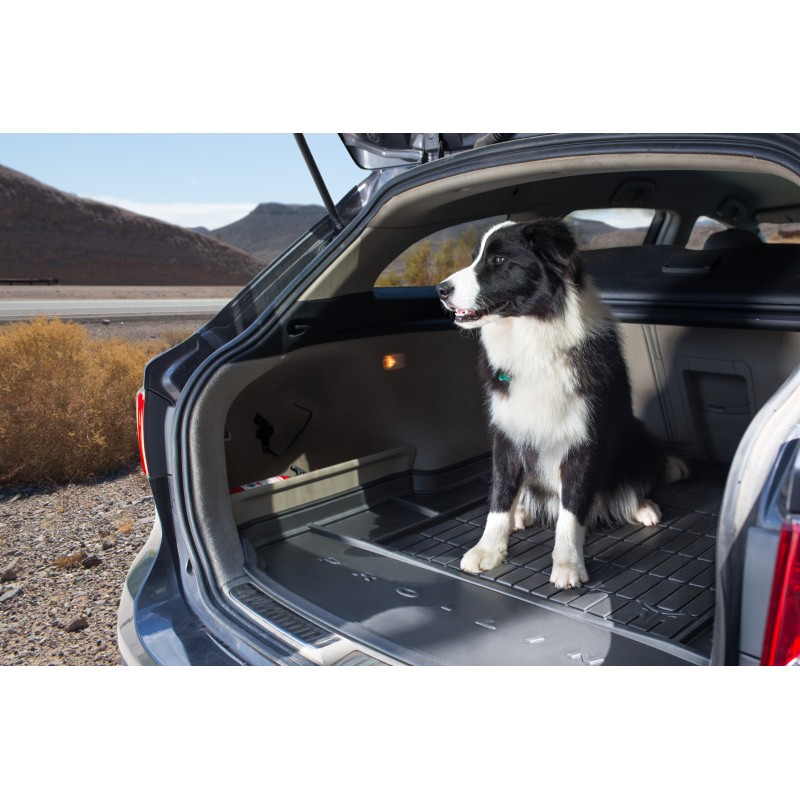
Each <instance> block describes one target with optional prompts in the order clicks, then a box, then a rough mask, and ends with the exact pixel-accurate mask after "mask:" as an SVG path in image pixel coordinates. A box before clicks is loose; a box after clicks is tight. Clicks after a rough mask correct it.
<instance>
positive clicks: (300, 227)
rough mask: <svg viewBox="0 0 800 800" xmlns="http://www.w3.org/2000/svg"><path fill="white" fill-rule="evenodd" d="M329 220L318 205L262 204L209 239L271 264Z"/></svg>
mask: <svg viewBox="0 0 800 800" xmlns="http://www.w3.org/2000/svg"><path fill="white" fill-rule="evenodd" d="M324 216H325V209H324V208H323V207H322V206H316V205H307V206H304V205H284V204H283V203H261V204H260V205H258V206H256V208H254V209H253V210H252V211H251V212H250V213H249V214H248V215H247V216H246V217H243V218H242V219H240V220H237V221H236V222H232V223H231V224H230V225H226V226H225V227H223V228H217V229H216V230H213V231H211V233H209V234H208V235H209V236H210V237H212V238H214V239H217V240H218V241H220V242H225V243H226V244H229V245H232V246H233V247H238V248H240V249H241V250H245V251H246V252H248V253H251V254H252V255H254V256H256V258H259V259H261V260H262V261H264V262H265V263H266V262H269V261H271V260H272V259H273V258H275V256H277V255H280V254H281V253H282V252H283V251H284V250H285V249H286V248H287V247H288V246H289V245H290V244H292V242H294V241H295V240H296V239H298V238H300V236H301V235H302V234H303V233H305V232H306V231H307V230H308V229H309V228H310V227H311V226H312V225H313V224H314V223H315V222H318V221H319V220H320V219H322V217H324Z"/></svg>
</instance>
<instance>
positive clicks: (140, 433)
mask: <svg viewBox="0 0 800 800" xmlns="http://www.w3.org/2000/svg"><path fill="white" fill-rule="evenodd" d="M136 436H137V438H138V439H139V458H140V459H141V461H142V472H144V474H145V475H149V474H150V473H149V472H148V470H147V458H146V457H145V454H144V389H139V391H138V392H136Z"/></svg>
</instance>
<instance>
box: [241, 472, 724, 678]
mask: <svg viewBox="0 0 800 800" xmlns="http://www.w3.org/2000/svg"><path fill="white" fill-rule="evenodd" d="M725 474H726V470H725V469H724V468H722V467H720V466H717V465H711V464H693V465H692V475H691V476H690V477H689V478H688V479H686V480H683V481H681V482H679V483H676V484H673V485H672V486H669V487H663V488H661V489H660V490H659V491H658V492H656V493H655V494H654V495H653V499H654V500H655V501H656V502H657V503H658V504H659V505H660V507H661V511H662V520H661V522H660V523H659V524H658V525H656V526H652V527H643V526H634V525H628V524H624V525H615V526H611V527H607V528H604V529H600V530H595V531H592V532H590V533H589V535H588V536H587V539H586V544H585V556H586V566H587V570H588V572H589V581H588V582H587V583H586V584H585V585H584V586H581V587H580V588H578V589H570V590H565V591H564V590H557V589H556V588H555V587H554V586H553V585H552V584H551V583H549V575H550V567H551V552H552V549H553V539H554V535H555V534H554V531H553V530H552V529H550V528H544V527H537V526H534V527H530V528H527V529H525V530H521V531H518V532H517V533H515V534H513V535H512V538H511V541H510V546H509V551H508V556H507V558H506V560H505V562H504V563H503V564H502V565H500V566H499V567H497V568H495V569H493V570H491V571H489V572H485V573H483V574H482V575H480V576H469V575H466V574H465V573H462V572H461V571H460V569H459V562H460V560H461V557H462V556H463V555H464V553H465V552H466V551H467V549H469V548H470V547H472V546H473V545H474V544H475V543H476V542H477V541H478V539H479V538H480V534H481V532H482V530H483V525H484V523H485V519H486V514H487V512H488V507H487V504H486V492H487V482H486V480H485V479H476V480H475V481H473V482H470V483H467V484H465V485H462V486H460V487H458V488H456V489H452V490H449V491H444V492H425V493H422V492H418V493H410V494H400V493H397V494H391V493H390V494H383V495H382V496H381V495H380V494H379V495H378V496H377V498H376V497H372V498H370V501H369V503H368V504H366V505H365V504H362V505H360V506H359V507H358V508H355V509H353V508H349V509H347V510H346V511H344V513H342V511H341V509H340V508H337V509H328V508H326V506H325V504H323V505H322V506H321V507H320V508H318V509H317V510H316V511H315V512H314V514H313V521H306V522H305V523H304V525H303V526H302V528H301V529H300V530H298V531H296V532H293V533H292V534H291V535H289V536H286V535H285V534H282V535H280V536H279V537H276V536H269V535H267V536H260V535H255V536H252V537H251V542H252V543H253V545H254V547H255V551H256V553H257V559H258V564H259V572H260V573H261V574H262V575H263V576H264V577H265V578H266V579H267V580H268V581H270V582H274V585H275V586H282V587H288V588H289V589H290V590H291V591H294V592H297V594H298V596H302V597H304V598H310V600H311V602H313V603H317V604H318V605H319V607H320V608H328V609H332V613H333V616H334V618H335V619H337V620H339V621H340V620H341V619H344V620H349V621H351V622H354V623H355V622H358V624H364V622H365V620H368V619H369V620H372V617H377V618H380V619H381V622H382V624H377V623H375V624H372V630H373V632H377V633H379V634H380V637H381V638H386V639H387V641H388V640H389V639H391V640H392V641H395V642H396V641H401V642H402V641H405V642H406V646H407V647H413V648H414V649H416V650H420V649H422V650H424V651H425V652H426V653H429V654H432V655H431V658H432V663H454V662H455V663H570V660H571V661H573V662H578V663H615V662H614V659H613V658H612V657H610V656H611V654H612V651H614V650H615V648H613V647H611V646H610V645H609V644H608V640H605V643H604V642H603V641H600V640H598V639H597V638H596V634H597V631H605V632H606V633H608V632H609V631H610V632H612V633H613V634H615V636H614V637H612V638H613V639H614V642H616V643H617V647H616V651H617V652H618V661H617V662H616V663H646V662H648V658H649V657H648V656H647V655H646V654H645V652H644V650H645V649H646V647H653V646H655V647H657V648H660V649H661V650H662V653H664V654H669V653H672V654H677V656H678V658H677V660H678V661H681V660H688V661H690V662H692V663H702V662H703V660H704V658H707V656H708V654H709V653H710V647H711V624H712V621H713V614H714V602H715V597H714V559H715V549H716V547H715V546H716V532H717V517H718V511H719V506H720V502H721V499H722V492H723V489H724V480H725ZM331 511H334V513H331ZM258 527H259V526H256V530H254V531H253V534H257V529H258ZM263 532H264V533H265V532H266V531H263ZM332 568H338V570H339V573H341V575H344V574H346V575H347V576H348V578H349V586H351V587H353V589H352V591H351V590H349V589H348V590H346V591H344V592H343V591H342V589H341V586H340V581H341V575H340V574H338V573H336V572H334V571H332ZM453 578H455V579H456V580H452V579H453ZM354 579H356V581H358V582H360V583H361V587H360V588H359V589H357V590H356V589H355V584H354ZM381 579H383V583H382V584H381V586H380V587H379V586H377V584H378V583H379V582H380V581H381ZM369 584H373V586H372V587H369ZM420 587H422V588H420ZM448 587H449V588H448ZM487 589H490V590H491V591H490V592H487V591H486V590H487ZM365 592H369V593H370V594H366V593H365ZM381 592H383V594H381ZM424 593H427V596H426V597H423V596H422V595H423V594H424ZM398 596H399V597H400V598H403V600H404V601H405V603H406V605H405V606H404V607H398ZM520 601H523V602H520ZM457 602H460V603H461V604H462V606H463V608H462V609H461V613H459V614H454V613H452V612H454V611H456V609H455V607H454V605H455V604H456V603H457ZM434 607H435V608H436V611H437V614H436V615H434V616H431V614H430V608H434ZM411 609H413V611H412V610H411ZM426 609H427V610H426ZM543 612H548V613H543ZM553 612H555V613H553ZM371 615H372V616H371ZM457 617H458V619H459V621H460V622H459V624H461V626H462V629H461V631H460V634H459V636H457V637H456V636H454V635H453V631H454V625H455V620H456V618H457ZM448 619H449V620H450V622H448V621H447V620H448ZM322 621H324V620H322ZM373 622H374V621H373ZM586 623H589V625H587V624H586ZM576 624H578V628H579V629H580V632H579V630H578V628H574V626H575V625H576ZM504 625H505V627H506V630H507V633H509V635H512V636H513V637H516V638H515V641H517V643H523V644H524V645H525V646H524V647H522V648H521V651H520V652H519V653H517V652H516V650H515V649H514V648H513V647H512V648H510V649H509V647H506V646H505V645H504V646H503V647H501V648H500V650H499V651H498V650H496V649H495V650H494V651H492V649H491V645H487V647H489V650H488V651H487V653H486V654H484V655H481V654H480V653H479V652H478V651H479V650H480V648H477V649H476V648H475V647H474V646H473V647H470V643H469V639H470V637H472V639H473V640H474V638H475V636H476V633H475V632H476V630H477V629H480V628H483V629H484V630H487V631H497V630H498V629H499V628H502V627H503V626H504ZM420 626H423V627H425V626H427V631H426V632H425V633H424V634H423V633H422V630H421V628H420ZM464 626H467V627H464ZM559 626H560V627H559ZM512 628H513V634H511V633H510V631H511V630H512ZM545 629H547V636H549V637H551V643H552V642H553V640H554V637H555V640H557V645H554V647H555V650H552V651H548V648H547V647H540V648H539V650H540V651H541V652H542V653H545V651H548V652H547V655H546V656H545V655H542V656H538V655H537V656H535V657H534V656H531V657H529V656H528V655H526V654H531V653H533V652H534V649H535V648H532V646H533V645H536V644H540V643H543V642H544V641H545V640H546V639H547V637H546V636H545V635H544V633H543V631H544V630H545ZM555 629H558V635H555ZM590 629H592V630H590ZM437 631H438V633H437ZM470 632H471V633H470ZM468 633H470V635H467V634H468ZM620 635H621V636H622V637H623V639H624V640H625V642H624V646H619V642H620V638H619V636H620ZM437 636H441V637H442V638H443V641H442V642H441V643H439V645H438V646H437V645H436V644H435V639H436V637H437ZM421 637H423V638H425V640H426V641H425V646H424V647H422V648H420V640H421ZM593 637H594V638H593ZM499 639H500V637H497V638H496V639H495V640H494V641H495V643H497V644H499ZM456 640H458V645H456V644H455V641H456ZM462 640H464V641H462ZM587 642H589V643H592V642H593V643H592V644H587ZM659 642H660V643H661V644H658V643H659ZM473 644H474V642H473ZM642 646H644V647H642ZM512 650H514V652H513V653H512V652H511V651H512ZM556 650H557V651H558V652H557V653H556ZM600 651H602V654H601V655H598V653H600ZM492 652H494V655H491V653H492ZM592 653H594V656H593V655H592ZM687 653H688V654H689V655H688V658H687V657H686V654H687ZM692 653H696V654H697V656H698V658H697V659H694V658H692V656H691V654H692ZM462 658H463V659H466V660H465V661H464V662H461V660H460V659H462ZM493 658H494V659H496V661H493V660H492V659H493ZM665 658H666V660H662V661H658V660H656V662H655V663H670V660H669V658H668V657H666V656H665Z"/></svg>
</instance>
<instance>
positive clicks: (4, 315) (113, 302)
mask: <svg viewBox="0 0 800 800" xmlns="http://www.w3.org/2000/svg"><path fill="white" fill-rule="evenodd" d="M226 303H228V299H225V298H222V299H219V298H216V299H215V298H210V299H190V298H158V299H148V300H117V299H97V300H2V301H0V322H13V321H16V320H24V319H33V317H36V316H39V315H42V314H43V315H45V316H47V317H60V318H61V319H102V318H108V319H119V318H121V317H154V318H155V317H178V316H193V317H201V316H208V317H212V316H214V314H216V313H217V311H219V310H220V309H221V308H222V307H223V306H224V305H225V304H226Z"/></svg>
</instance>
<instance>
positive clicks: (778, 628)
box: [761, 518, 800, 666]
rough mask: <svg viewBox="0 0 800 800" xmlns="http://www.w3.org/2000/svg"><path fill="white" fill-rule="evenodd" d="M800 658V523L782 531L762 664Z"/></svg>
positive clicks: (792, 521) (794, 521) (780, 663)
mask: <svg viewBox="0 0 800 800" xmlns="http://www.w3.org/2000/svg"><path fill="white" fill-rule="evenodd" d="M798 657H800V520H798V519H794V518H792V519H787V520H786V521H785V522H784V523H783V527H782V528H781V535H780V540H779V541H778V556H777V559H776V561H775V577H774V578H773V580H772V595H771V597H770V601H769V610H768V612H767V627H766V632H765V634H764V649H763V652H762V653H761V663H762V664H765V665H768V666H784V665H786V664H788V663H789V662H791V661H794V660H795V659H796V658H798Z"/></svg>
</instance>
